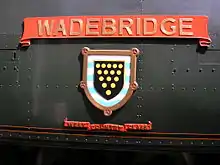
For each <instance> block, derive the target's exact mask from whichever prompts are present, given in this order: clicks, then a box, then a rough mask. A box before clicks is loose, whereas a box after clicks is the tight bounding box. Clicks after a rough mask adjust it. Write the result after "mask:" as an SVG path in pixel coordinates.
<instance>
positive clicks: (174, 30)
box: [160, 18, 176, 35]
mask: <svg viewBox="0 0 220 165" xmlns="http://www.w3.org/2000/svg"><path fill="white" fill-rule="evenodd" d="M175 21H176V20H175V19H174V18H167V19H164V20H163V21H162V22H161V27H160V30H161V31H162V32H163V33H164V34H166V35H173V34H175V33H176V26H174V25H173V26H170V29H172V31H170V32H169V31H167V30H166V29H165V24H166V23H167V22H171V23H174V22H175Z"/></svg>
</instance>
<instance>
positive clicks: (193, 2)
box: [141, 0, 220, 49]
mask: <svg viewBox="0 0 220 165" xmlns="http://www.w3.org/2000/svg"><path fill="white" fill-rule="evenodd" d="M141 6H142V13H143V14H151V15H152V14H161V15H206V16H208V17H209V26H208V30H209V34H210V37H211V39H212V41H213V42H212V46H211V48H212V49H219V48H220V39H219V33H220V31H219V26H220V23H219V22H220V18H219V16H218V10H219V6H220V1H218V0H209V1H206V0H187V1H181V0H166V1H160V0H155V1H146V0H145V1H142V3H141Z"/></svg>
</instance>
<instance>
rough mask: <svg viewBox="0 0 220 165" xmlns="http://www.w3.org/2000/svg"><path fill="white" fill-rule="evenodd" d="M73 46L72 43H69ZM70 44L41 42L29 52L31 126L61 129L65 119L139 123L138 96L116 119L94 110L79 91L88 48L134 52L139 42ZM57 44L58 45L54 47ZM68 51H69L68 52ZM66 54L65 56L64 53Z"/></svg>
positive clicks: (106, 41)
mask: <svg viewBox="0 0 220 165" xmlns="http://www.w3.org/2000/svg"><path fill="white" fill-rule="evenodd" d="M70 43H71V44H70ZM70 43H60V42H59V41H58V42H56V43H54V44H44V43H42V42H41V41H38V43H37V44H33V46H32V47H31V49H30V50H28V51H30V52H31V57H32V82H33V84H32V89H33V91H32V92H33V97H32V107H33V109H32V113H33V114H32V121H31V125H32V126H41V127H43V126H48V127H62V122H63V120H64V118H65V117H68V118H69V119H72V120H76V121H90V122H96V123H100V122H101V123H103V122H111V123H124V122H125V120H130V121H135V120H137V119H138V118H137V114H138V111H137V112H135V111H133V112H130V113H128V111H129V109H136V108H137V104H136V100H137V97H138V94H137V95H135V96H134V97H133V99H132V100H131V101H129V103H128V104H127V105H126V107H125V108H123V110H121V111H120V112H118V113H117V115H116V116H115V117H110V118H106V117H105V116H104V114H103V112H102V111H100V110H97V109H95V108H93V106H92V105H91V104H90V102H88V100H87V98H85V97H84V94H83V92H82V93H81V92H80V89H79V86H78V85H79V83H80V81H81V74H82V71H81V70H80V68H81V67H82V55H81V54H80V51H81V49H82V48H83V47H85V46H87V47H90V48H91V49H120V48H123V49H131V48H133V47H139V46H138V44H137V43H138V41H137V40H136V41H135V40H134V41H133V43H132V42H127V43H126V44H121V43H120V41H116V43H114V44H112V43H111V42H109V41H108V40H99V42H94V40H77V41H73V42H70ZM55 45H56V46H55ZM65 50H68V51H65ZM64 52H65V53H64Z"/></svg>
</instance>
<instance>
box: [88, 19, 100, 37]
mask: <svg viewBox="0 0 220 165" xmlns="http://www.w3.org/2000/svg"><path fill="white" fill-rule="evenodd" d="M99 21H100V19H99V18H88V19H87V23H86V35H99V32H92V31H90V30H91V29H97V30H98V25H91V22H99Z"/></svg>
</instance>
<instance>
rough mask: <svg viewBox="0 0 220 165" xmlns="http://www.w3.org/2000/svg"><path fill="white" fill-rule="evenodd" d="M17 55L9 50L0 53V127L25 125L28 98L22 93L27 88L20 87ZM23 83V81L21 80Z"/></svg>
mask: <svg viewBox="0 0 220 165" xmlns="http://www.w3.org/2000/svg"><path fill="white" fill-rule="evenodd" d="M19 56H20V55H19V53H15V51H11V50H1V51H0V58H1V61H0V93H1V95H0V102H1V111H0V116H1V120H0V124H1V125H26V124H27V114H28V113H27V112H28V109H27V101H26V100H25V97H30V95H27V93H26V94H24V93H23V90H24V89H27V90H29V91H28V92H30V88H29V89H28V88H27V86H25V85H24V86H21V84H20V80H21V78H22V77H21V76H20V70H19V69H20V68H19V66H20V60H19V58H20V57H19ZM22 81H23V80H22Z"/></svg>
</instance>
